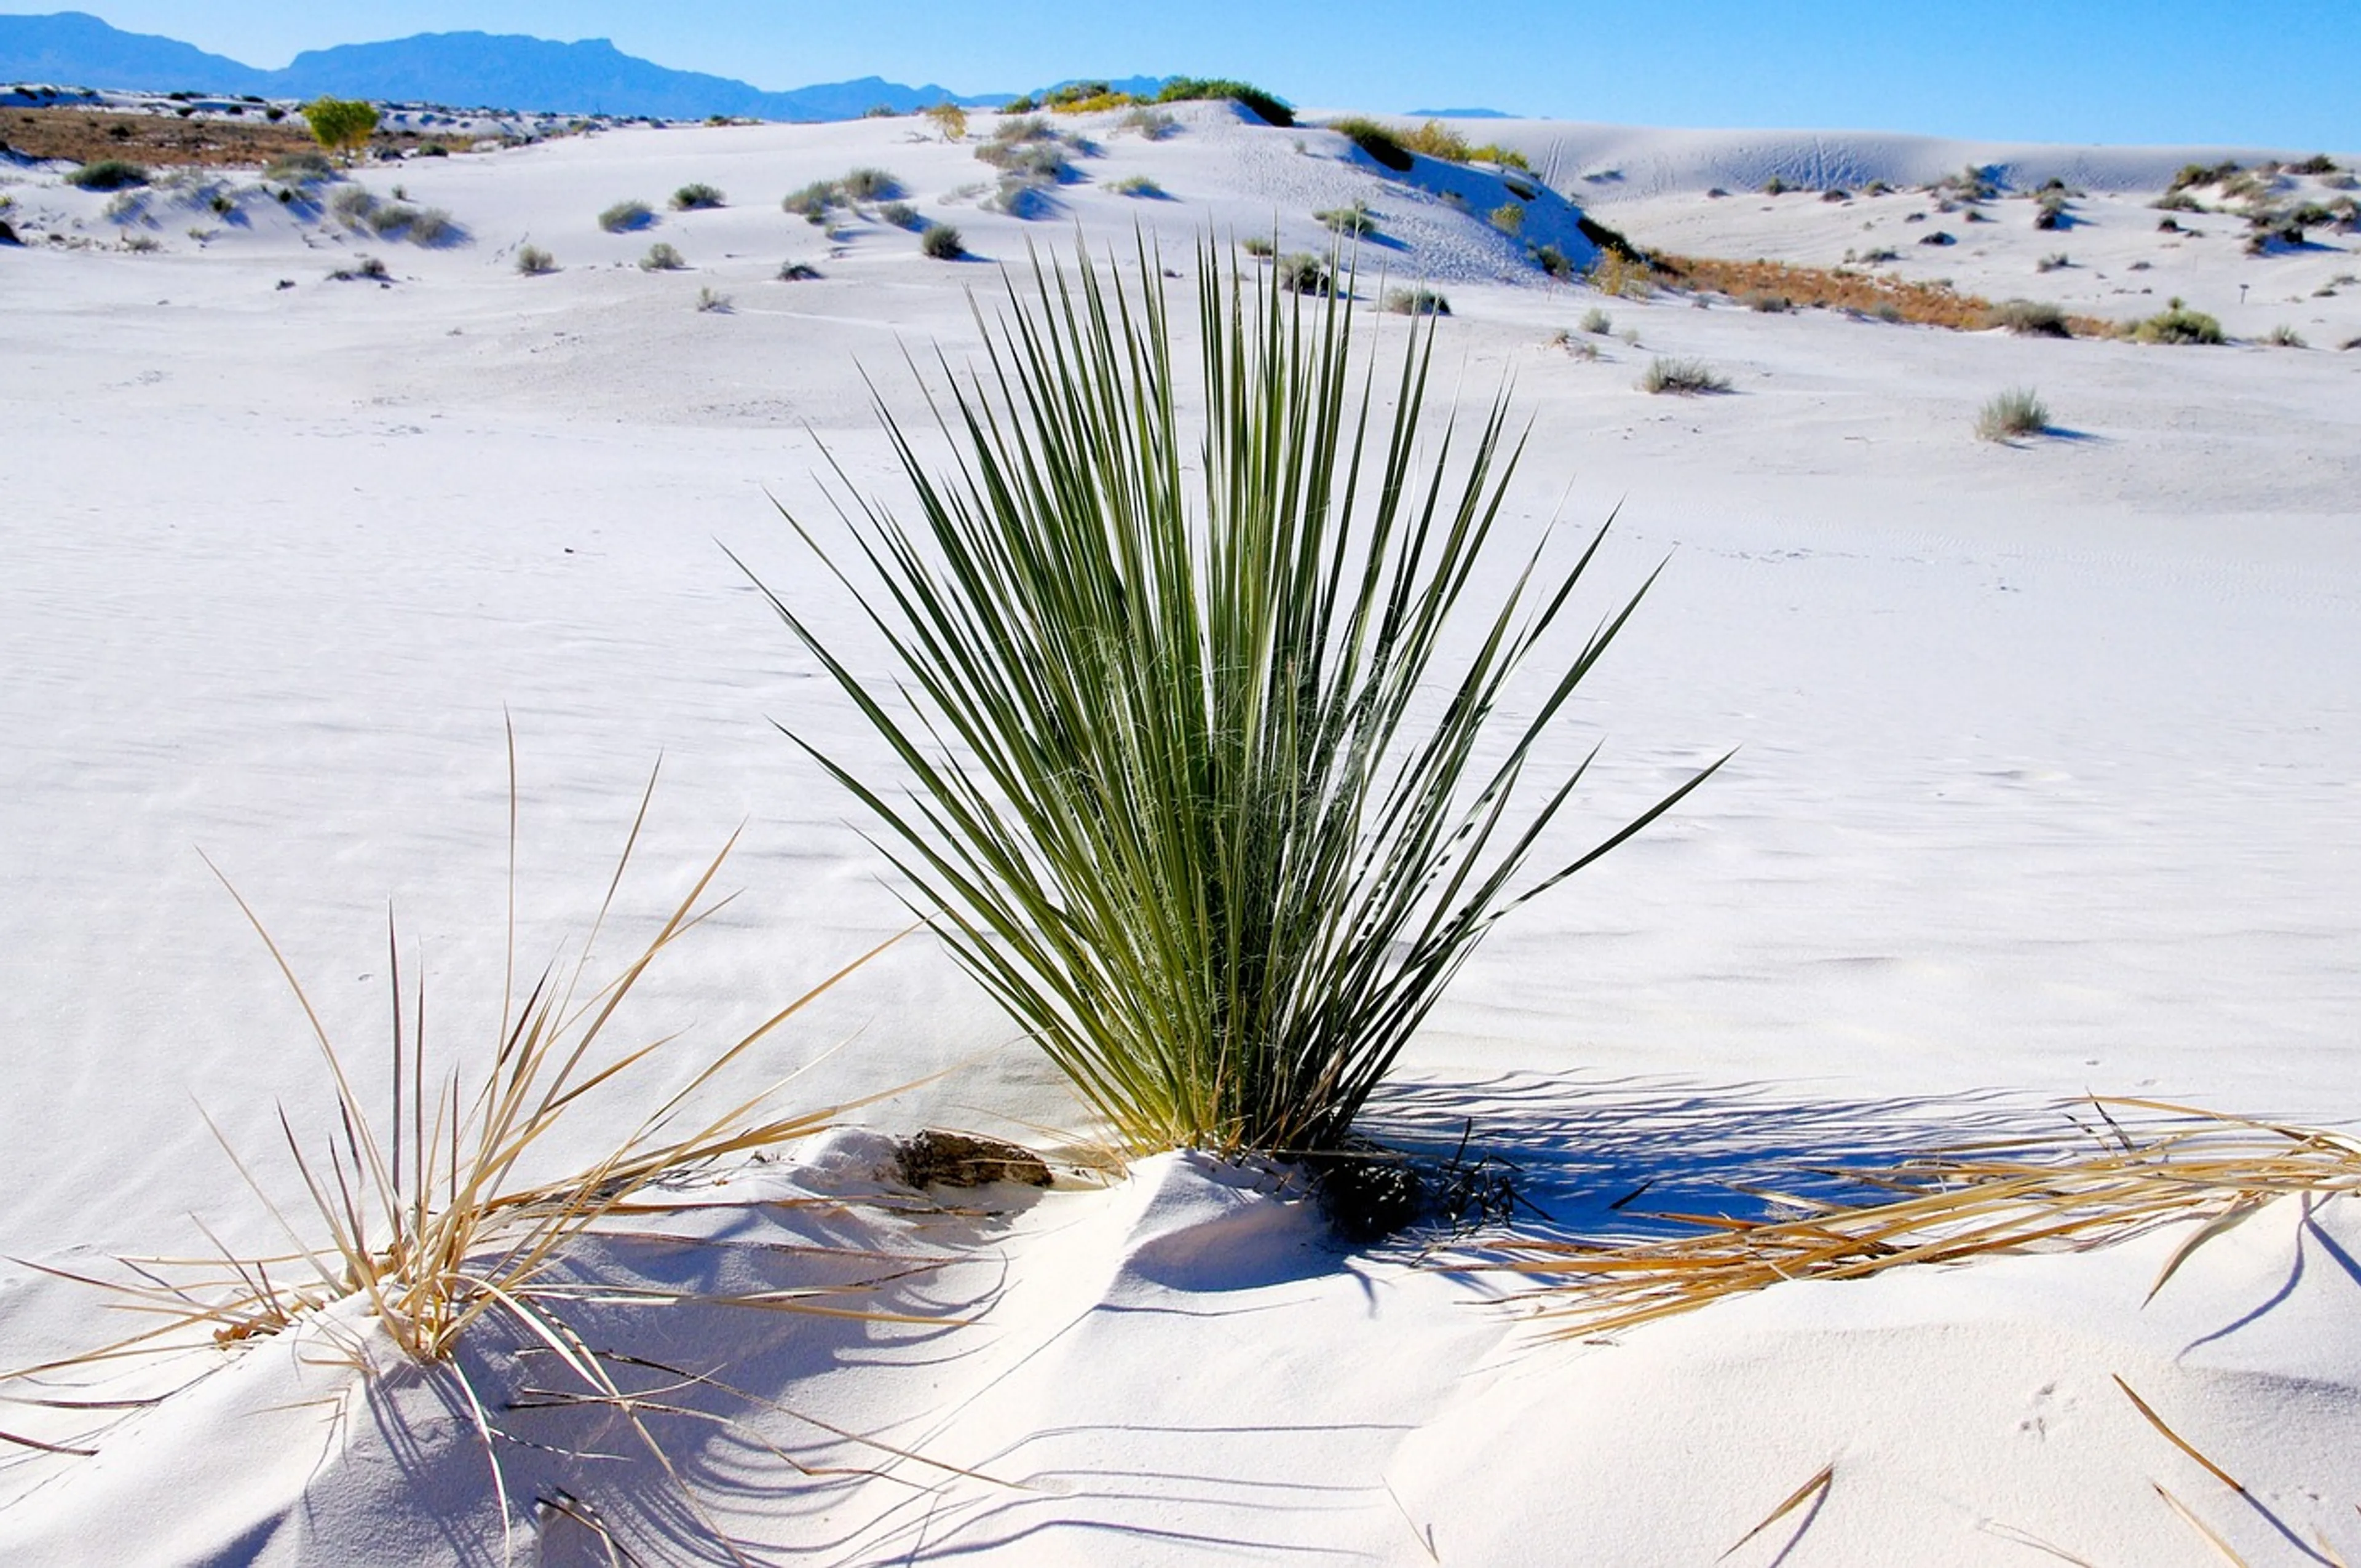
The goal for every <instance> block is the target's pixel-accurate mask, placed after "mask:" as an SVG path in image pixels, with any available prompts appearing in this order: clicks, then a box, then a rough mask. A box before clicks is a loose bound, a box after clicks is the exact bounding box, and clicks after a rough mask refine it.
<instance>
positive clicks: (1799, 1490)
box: [1714, 1460, 1837, 1563]
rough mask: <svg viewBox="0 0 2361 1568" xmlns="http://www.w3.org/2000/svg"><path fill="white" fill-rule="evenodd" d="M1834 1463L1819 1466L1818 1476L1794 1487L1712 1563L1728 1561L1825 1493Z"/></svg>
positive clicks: (1834, 1474)
mask: <svg viewBox="0 0 2361 1568" xmlns="http://www.w3.org/2000/svg"><path fill="white" fill-rule="evenodd" d="M1836 1475H1837V1466H1836V1461H1834V1460H1830V1461H1829V1462H1828V1464H1823V1465H1822V1466H1820V1473H1819V1474H1818V1475H1815V1476H1813V1477H1812V1478H1811V1479H1810V1480H1808V1481H1806V1482H1805V1483H1804V1484H1803V1485H1802V1486H1798V1487H1796V1488H1795V1490H1794V1491H1793V1492H1790V1493H1788V1494H1787V1500H1786V1501H1785V1502H1784V1503H1781V1504H1780V1505H1779V1506H1778V1507H1777V1508H1773V1509H1772V1510H1771V1511H1770V1512H1769V1513H1767V1514H1765V1515H1763V1522H1762V1523H1760V1524H1758V1525H1756V1526H1755V1527H1754V1528H1753V1529H1752V1530H1748V1531H1747V1532H1746V1533H1745V1534H1744V1535H1741V1536H1740V1537H1739V1538H1738V1539H1737V1540H1736V1541H1731V1542H1730V1551H1729V1552H1723V1553H1722V1554H1721V1555H1720V1556H1719V1557H1717V1558H1715V1559H1714V1561H1715V1562H1716V1563H1721V1562H1726V1561H1727V1560H1728V1559H1729V1557H1730V1552H1736V1551H1737V1550H1738V1549H1739V1548H1740V1547H1741V1546H1743V1545H1745V1544H1746V1543H1747V1542H1748V1541H1752V1540H1753V1539H1754V1538H1755V1537H1756V1536H1758V1535H1761V1534H1762V1533H1763V1531H1764V1530H1769V1529H1770V1528H1771V1527H1772V1526H1773V1525H1774V1524H1777V1523H1778V1522H1779V1521H1780V1520H1781V1519H1785V1518H1786V1517H1787V1516H1788V1515H1789V1514H1792V1513H1794V1512H1795V1510H1796V1509H1797V1508H1802V1507H1803V1506H1804V1505H1805V1504H1806V1503H1807V1502H1809V1501H1811V1500H1812V1499H1813V1498H1814V1497H1818V1496H1819V1495H1820V1494H1821V1493H1823V1492H1826V1491H1827V1490H1828V1486H1829V1484H1830V1483H1831V1482H1833V1481H1834V1480H1835V1479H1836Z"/></svg>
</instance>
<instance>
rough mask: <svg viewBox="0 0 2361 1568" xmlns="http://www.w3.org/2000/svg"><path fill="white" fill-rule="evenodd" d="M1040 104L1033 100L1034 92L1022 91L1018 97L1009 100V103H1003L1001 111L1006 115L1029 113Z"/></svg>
mask: <svg viewBox="0 0 2361 1568" xmlns="http://www.w3.org/2000/svg"><path fill="white" fill-rule="evenodd" d="M1040 106H1041V105H1040V104H1037V103H1035V102H1034V101H1033V97H1032V94H1030V93H1018V94H1017V95H1016V97H1014V98H1011V99H1010V100H1008V102H1007V103H1005V104H1002V105H1001V106H1000V113H1002V114H1004V115H1029V114H1031V113H1032V112H1033V111H1034V110H1036V109H1038V108H1039V107H1040Z"/></svg>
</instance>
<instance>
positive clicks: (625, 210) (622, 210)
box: [598, 202, 656, 234]
mask: <svg viewBox="0 0 2361 1568" xmlns="http://www.w3.org/2000/svg"><path fill="white" fill-rule="evenodd" d="M655 221H656V215H655V213H654V211H653V209H652V208H650V207H649V205H648V204H647V203H645V202H618V203H615V204H614V205H613V206H611V207H609V208H608V209H607V210H606V211H605V212H603V213H600V214H598V226H599V227H600V228H602V229H605V230H606V231H607V232H608V233H609V234H630V233H631V231H633V230H634V229H643V228H645V227H647V226H648V225H650V224H652V223H653V222H655Z"/></svg>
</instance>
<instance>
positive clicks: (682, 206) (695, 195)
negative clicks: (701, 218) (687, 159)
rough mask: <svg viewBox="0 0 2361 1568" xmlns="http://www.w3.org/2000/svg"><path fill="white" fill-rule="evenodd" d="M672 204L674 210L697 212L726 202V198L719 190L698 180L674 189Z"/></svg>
mask: <svg viewBox="0 0 2361 1568" xmlns="http://www.w3.org/2000/svg"><path fill="white" fill-rule="evenodd" d="M672 204H673V210H674V211H675V212H681V213H699V212H705V211H708V210H709V209H711V208H714V207H719V206H723V205H725V204H727V203H726V198H724V197H723V195H722V194H721V192H720V191H719V190H718V189H716V188H715V187H713V186H711V185H708V184H706V183H704V182H703V181H695V182H692V183H690V184H686V185H684V186H682V187H681V188H680V189H679V190H677V191H675V192H673V193H672Z"/></svg>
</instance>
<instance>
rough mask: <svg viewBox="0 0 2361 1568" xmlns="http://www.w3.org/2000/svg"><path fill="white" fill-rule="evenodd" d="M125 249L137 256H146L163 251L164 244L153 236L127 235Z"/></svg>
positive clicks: (124, 243)
mask: <svg viewBox="0 0 2361 1568" xmlns="http://www.w3.org/2000/svg"><path fill="white" fill-rule="evenodd" d="M123 248H124V249H126V250H128V251H131V252H133V253H134V254H136V255H140V256H146V255H148V254H149V253H151V252H153V251H159V250H161V249H163V248H164V242H163V241H162V240H159V239H158V238H157V237H156V236H154V235H152V234H127V235H125V236H123Z"/></svg>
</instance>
